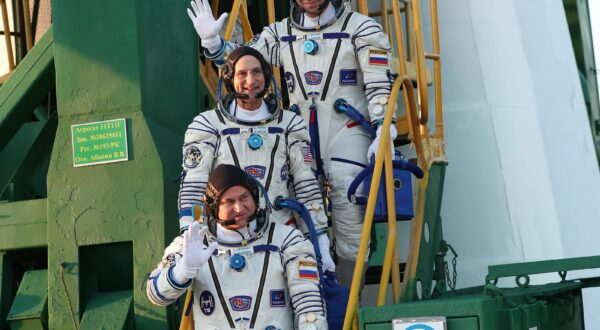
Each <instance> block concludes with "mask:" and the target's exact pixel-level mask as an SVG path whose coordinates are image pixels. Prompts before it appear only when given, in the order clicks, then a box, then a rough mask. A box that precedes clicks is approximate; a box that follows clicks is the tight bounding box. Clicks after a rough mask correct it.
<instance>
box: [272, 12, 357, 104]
mask: <svg viewBox="0 0 600 330" xmlns="http://www.w3.org/2000/svg"><path fill="white" fill-rule="evenodd" d="M347 17H348V15H344V16H342V17H341V18H340V19H339V20H338V21H337V22H336V23H334V24H333V25H331V26H329V27H327V28H326V29H323V30H320V31H314V32H313V31H300V30H298V29H294V28H291V30H288V29H286V30H285V31H280V32H282V35H283V36H282V37H280V40H282V42H281V61H282V64H283V67H284V68H285V73H284V78H285V80H286V84H287V87H288V92H289V93H290V102H291V103H296V104H298V105H302V104H304V103H307V104H308V103H310V102H311V101H312V100H311V99H312V97H313V96H316V98H317V100H318V101H320V100H323V99H324V98H323V94H325V96H326V98H333V96H331V95H333V94H337V90H339V89H342V90H343V91H344V94H347V95H353V94H356V93H358V94H363V95H364V92H363V91H362V89H363V83H362V81H363V79H362V73H361V70H360V69H359V63H358V61H357V59H356V57H355V55H356V54H355V50H354V45H353V40H352V28H351V25H352V19H350V20H349V22H347V23H349V25H350V26H346V27H345V28H344V24H345V23H346V18H347ZM282 25H283V24H282ZM346 25H348V24H346ZM284 40H290V41H288V42H285V41H284ZM291 40H293V41H291ZM309 44H314V45H315V46H314V47H312V49H315V48H316V49H317V50H316V51H315V52H314V53H309V52H307V49H308V48H311V47H307V45H309ZM336 98H337V96H336ZM301 108H303V107H302V106H301Z"/></svg>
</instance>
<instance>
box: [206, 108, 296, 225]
mask: <svg viewBox="0 0 600 330" xmlns="http://www.w3.org/2000/svg"><path fill="white" fill-rule="evenodd" d="M288 117H289V116H284V118H285V119H284V120H283V121H281V122H279V120H278V119H275V120H272V121H270V122H269V123H267V124H265V125H255V126H246V125H240V124H237V123H234V122H232V121H229V120H227V119H226V118H223V119H224V122H225V123H221V122H218V124H217V123H215V124H214V127H215V128H216V129H217V130H218V131H219V135H220V140H221V143H220V144H219V146H218V151H217V157H216V159H215V160H214V162H213V164H212V167H213V168H215V167H217V166H218V165H220V164H234V165H236V166H239V167H240V168H241V169H243V170H244V171H245V172H246V174H248V175H251V176H252V177H254V178H255V179H257V180H258V181H259V182H260V183H261V184H262V185H263V187H265V189H266V190H267V192H268V193H269V196H270V197H272V198H273V199H274V198H275V197H277V196H283V197H288V196H289V189H288V180H289V178H290V176H289V164H288V161H287V157H288V150H287V148H288V146H287V141H286V129H287V125H289V123H288V120H287V119H288ZM251 138H255V139H260V146H259V147H258V148H256V149H253V148H252V147H251V146H250V144H249V139H251ZM290 218H292V213H291V211H290V210H288V209H282V210H278V211H274V212H273V213H272V214H271V220H272V221H274V222H277V223H286V222H287V221H288V220H290Z"/></svg>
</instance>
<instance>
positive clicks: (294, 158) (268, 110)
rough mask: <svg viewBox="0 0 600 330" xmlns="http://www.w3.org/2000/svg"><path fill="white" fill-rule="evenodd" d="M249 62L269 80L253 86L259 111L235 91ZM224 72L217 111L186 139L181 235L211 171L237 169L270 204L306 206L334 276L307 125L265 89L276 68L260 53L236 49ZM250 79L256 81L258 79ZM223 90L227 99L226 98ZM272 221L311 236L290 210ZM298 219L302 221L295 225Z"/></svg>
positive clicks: (192, 128) (191, 128)
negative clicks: (241, 66) (240, 65)
mask: <svg viewBox="0 0 600 330" xmlns="http://www.w3.org/2000/svg"><path fill="white" fill-rule="evenodd" d="M245 56H252V57H254V58H256V59H257V60H258V62H257V63H260V67H258V68H257V69H258V70H262V71H263V76H264V77H260V78H259V80H257V81H256V84H254V83H252V82H251V83H250V85H251V86H254V87H256V89H257V90H258V89H262V91H261V92H260V93H258V94H260V95H262V96H260V97H261V98H258V99H253V104H254V105H255V106H256V107H257V108H256V109H254V110H246V109H244V108H243V106H244V104H245V103H244V102H243V101H244V100H247V97H246V95H245V94H240V93H238V92H237V91H236V88H241V89H243V88H242V87H241V86H238V87H234V82H235V81H237V82H238V83H239V82H240V81H243V80H244V79H239V78H233V76H234V73H235V72H236V70H235V68H236V63H237V61H238V60H240V59H242V58H244V57H245ZM244 62H245V61H244ZM257 65H258V64H257ZM225 67H226V68H224V70H223V74H222V76H223V77H222V80H221V81H220V83H219V88H218V91H217V95H216V99H217V103H218V109H216V110H211V111H206V112H203V113H201V114H199V115H198V116H196V118H194V120H193V122H192V123H191V124H190V125H189V127H188V129H187V131H186V134H185V141H184V146H183V154H184V157H183V173H182V180H181V188H180V192H179V211H180V220H179V222H180V229H181V231H183V230H185V229H186V228H187V227H188V226H189V225H190V224H191V223H192V222H193V216H192V210H193V209H194V205H200V204H202V202H203V195H204V193H205V190H206V180H207V178H208V175H209V173H210V171H211V170H212V169H214V168H215V167H217V166H218V165H219V164H233V165H235V166H237V167H239V168H241V169H243V170H244V171H245V172H246V173H247V174H248V175H251V176H253V177H254V178H255V179H256V180H258V181H259V182H260V183H261V184H262V185H263V186H264V187H265V190H266V191H267V192H268V195H269V196H270V197H271V199H275V198H276V197H278V196H281V197H284V198H288V197H290V198H294V199H296V200H298V201H299V202H301V203H303V204H304V205H305V207H306V208H307V209H308V210H309V211H310V214H311V218H312V221H313V224H314V225H315V228H316V231H317V234H318V241H319V244H320V246H321V250H322V251H323V253H322V256H323V265H324V267H325V269H327V270H330V271H334V270H335V264H334V263H333V259H332V258H331V255H330V253H329V245H330V243H329V239H328V238H327V235H325V234H326V231H327V215H326V214H325V209H324V207H323V198H322V195H321V191H320V189H319V184H318V182H317V180H316V179H315V176H314V174H313V172H312V170H311V167H310V163H311V160H312V157H311V153H310V146H309V140H310V139H309V136H308V131H307V129H306V124H305V122H304V120H303V119H302V118H301V117H300V116H298V115H297V114H295V113H293V112H290V111H282V110H281V109H280V108H279V106H278V103H277V99H278V94H279V93H278V89H277V86H275V85H274V84H273V86H271V88H270V89H269V88H267V87H263V86H262V85H263V79H262V78H265V79H264V84H267V82H270V81H271V79H272V78H271V73H270V70H271V67H270V65H269V64H268V63H266V61H265V60H264V58H263V57H262V55H261V54H260V53H259V52H257V51H256V50H255V49H252V48H250V47H240V48H237V49H236V50H235V52H232V53H231V54H230V56H229V59H228V63H227V64H226V66H225ZM244 72H245V71H244ZM236 79H237V80H236ZM247 79H252V81H254V79H253V78H247ZM259 83H260V85H261V86H260V87H258V84H259ZM223 85H224V86H223ZM223 87H225V89H227V92H228V94H226V95H223V93H222V92H223ZM269 91H270V93H269ZM265 95H266V96H265ZM263 97H264V98H263ZM271 219H272V221H274V222H276V223H282V224H287V225H290V224H292V225H293V224H294V223H296V224H297V225H298V228H300V229H301V230H302V231H303V232H304V233H305V234H307V233H308V229H307V227H306V226H305V224H304V222H303V221H301V220H300V219H299V217H294V216H293V214H292V212H291V211H290V210H287V209H283V210H279V211H273V214H272V215H271ZM296 219H298V220H299V221H297V222H296Z"/></svg>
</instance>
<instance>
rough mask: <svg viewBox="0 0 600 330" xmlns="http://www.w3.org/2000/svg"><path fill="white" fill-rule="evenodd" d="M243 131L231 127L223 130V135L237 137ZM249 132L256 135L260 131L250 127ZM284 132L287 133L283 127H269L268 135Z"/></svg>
mask: <svg viewBox="0 0 600 330" xmlns="http://www.w3.org/2000/svg"><path fill="white" fill-rule="evenodd" d="M241 131H242V129H241V128H239V127H230V128H226V129H224V130H222V131H221V134H223V135H235V134H240V133H241ZM249 131H250V133H254V132H255V131H258V130H257V129H255V128H254V127H250V128H249ZM284 132H285V131H284V130H283V128H281V127H267V133H269V134H282V133H284Z"/></svg>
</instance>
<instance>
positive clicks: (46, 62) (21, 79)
mask: <svg viewBox="0 0 600 330" xmlns="http://www.w3.org/2000/svg"><path fill="white" fill-rule="evenodd" d="M53 44H54V40H53V35H52V29H49V30H48V31H47V32H46V33H45V34H44V36H43V37H42V38H41V39H40V40H39V41H38V42H37V43H36V44H35V46H34V47H33V48H32V49H31V51H30V52H29V53H28V54H27V56H25V58H24V59H23V61H22V62H21V63H19V65H18V66H17V68H16V69H15V70H14V71H13V73H12V74H11V76H10V78H9V79H8V80H7V81H6V82H5V83H4V84H3V85H2V86H1V87H0V132H2V134H1V135H0V150H2V149H4V147H5V146H6V144H7V143H8V141H10V139H12V137H13V135H14V134H15V133H16V132H17V130H18V129H19V128H20V127H21V126H22V125H23V123H24V122H25V121H27V120H28V119H29V118H30V116H31V113H32V112H33V111H34V110H35V107H36V106H37V105H38V104H39V103H40V101H41V100H42V99H43V98H44V97H45V96H46V95H47V94H48V92H49V91H50V90H51V89H52V87H53V86H54V49H53Z"/></svg>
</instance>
